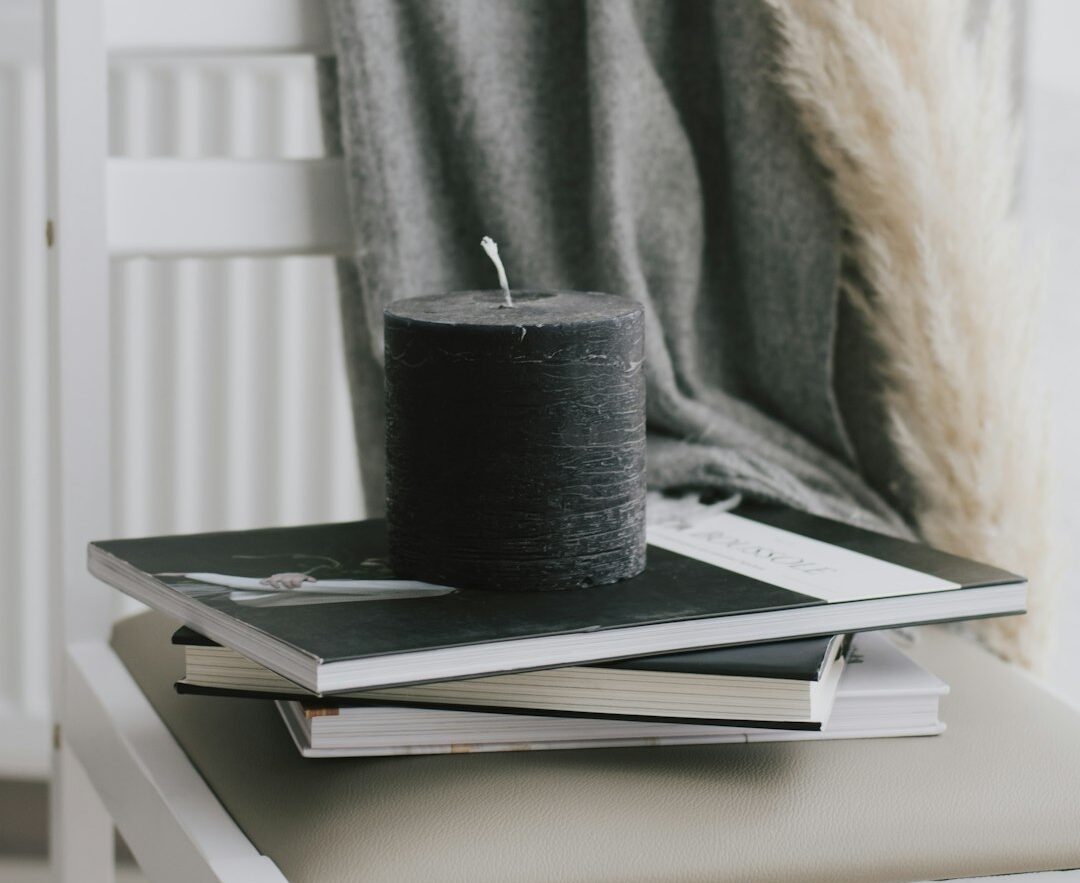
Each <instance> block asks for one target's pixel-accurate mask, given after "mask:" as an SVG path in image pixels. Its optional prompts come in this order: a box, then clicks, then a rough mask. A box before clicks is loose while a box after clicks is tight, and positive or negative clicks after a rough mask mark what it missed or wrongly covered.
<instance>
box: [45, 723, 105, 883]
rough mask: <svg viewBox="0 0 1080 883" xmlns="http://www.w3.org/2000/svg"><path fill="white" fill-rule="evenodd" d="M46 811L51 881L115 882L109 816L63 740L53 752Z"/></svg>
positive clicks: (84, 772) (79, 882)
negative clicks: (51, 774) (47, 816)
mask: <svg viewBox="0 0 1080 883" xmlns="http://www.w3.org/2000/svg"><path fill="white" fill-rule="evenodd" d="M49 815H50V823H51V825H50V844H49V848H50V853H51V859H52V872H53V880H54V881H55V883H115V880H116V855H115V848H114V843H115V840H114V837H115V833H114V829H113V822H112V819H111V818H110V817H109V813H108V811H107V810H106V809H105V804H103V803H102V802H101V798H100V797H98V795H97V792H96V791H95V790H94V786H93V785H92V784H91V783H90V779H89V778H88V777H87V775H86V771H85V770H84V769H83V767H82V764H81V763H79V761H78V759H77V758H76V757H75V754H74V753H73V752H72V750H71V749H70V748H69V747H68V746H67V745H66V744H61V745H60V747H59V748H57V749H56V750H55V751H54V752H53V778H52V784H51V791H50V795H49Z"/></svg>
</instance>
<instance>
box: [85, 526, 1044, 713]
mask: <svg viewBox="0 0 1080 883" xmlns="http://www.w3.org/2000/svg"><path fill="white" fill-rule="evenodd" d="M763 536H764V538H765V540H764V541H763V540H762V537H763ZM661 538H662V539H663V542H664V543H665V544H667V545H669V546H672V547H673V548H679V549H680V550H683V551H678V552H677V551H672V550H671V549H670V548H662V547H661V546H660V545H658V544H657V541H658V540H659V539H661ZM649 540H650V546H649V551H648V563H647V566H646V569H645V572H644V573H643V574H641V575H640V576H638V577H635V578H633V579H630V580H626V581H623V582H620V583H616V584H613V585H608V586H598V587H591V588H582V589H575V590H573V591H566V592H559V593H527V592H521V593H515V592H494V591H482V590H475V589H473V590H459V589H455V588H452V587H439V586H430V585H426V584H422V583H421V584H412V583H404V582H402V581H395V580H394V578H393V574H392V573H390V572H389V570H388V567H387V564H386V527H385V524H384V522H382V521H380V520H369V521H360V522H349V523H341V524H325V525H311V526H302V527H287V528H268V529H260V530H248V531H237V532H228V533H209V534H196V535H186V536H167V537H156V538H148V539H133V540H110V541H104V542H97V543H92V544H91V547H90V569H91V571H92V572H93V573H94V574H95V575H96V576H98V577H99V578H101V579H103V580H104V581H106V582H108V583H110V584H112V585H115V586H116V587H117V588H120V589H122V590H124V591H126V592H128V593H129V594H132V595H133V596H134V597H136V598H138V599H139V600H142V601H143V602H145V603H148V604H150V605H151V606H154V607H157V608H158V609H161V610H162V611H163V612H165V613H167V614H171V615H173V616H175V617H177V618H179V619H180V620H181V621H183V622H185V623H187V624H189V625H192V626H195V627H196V628H197V629H198V630H200V631H202V632H205V633H207V634H209V635H211V636H212V637H214V638H215V639H217V640H220V641H222V642H223V643H225V644H227V645H228V646H231V647H234V649H237V650H239V651H240V652H242V653H244V655H246V656H248V657H249V658H252V659H254V660H256V661H258V662H260V663H262V664H264V665H266V666H267V667H268V668H271V669H273V670H275V671H277V672H278V673H279V674H282V675H284V676H285V677H289V678H290V679H291V680H294V681H298V682H300V683H301V684H303V685H304V686H305V687H307V688H308V689H312V690H315V691H319V692H328V691H329V692H343V691H346V690H354V689H358V688H367V687H380V686H390V685H396V684H406V683H420V682H423V681H424V680H452V679H457V678H460V677H471V676H478V675H484V674H495V673H498V672H500V671H514V670H524V669H527V668H551V667H559V666H563V665H568V664H580V663H584V662H599V661H603V660H606V659H615V658H626V657H629V656H633V655H639V656H645V655H654V654H656V653H658V652H660V651H667V652H670V651H674V650H681V649H690V648H699V647H706V646H718V645H725V644H727V645H730V644H739V643H752V642H756V641H767V640H781V639H787V638H797V637H809V636H813V635H821V634H832V633H835V632H839V631H856V630H862V629H878V628H889V627H895V626H901V625H909V624H912V623H918V622H930V621H944V620H948V619H966V618H971V617H972V616H985V615H1001V614H1005V613H1017V612H1022V611H1023V580H1022V579H1021V578H1019V577H1016V576H1014V575H1012V574H1009V573H1006V572H1005V571H1002V570H999V569H997V568H993V567H990V566H987V565H983V564H978V563H975V562H972V561H968V560H965V559H962V558H959V557H956V556H953V555H949V554H946V553H944V552H940V551H937V550H934V549H931V548H928V547H926V546H922V545H918V544H914V543H908V542H905V541H902V540H897V539H893V538H890V537H886V536H883V535H879V534H875V533H871V532H869V531H864V530H860V529H858V528H854V527H850V526H847V525H843V524H839V523H836V522H832V521H828V520H825V519H821V518H815V517H813V516H808V515H805V514H802V513H798V512H793V511H791V510H786V509H782V508H779V507H774V506H764V505H744V506H741V507H740V508H739V509H738V510H736V512H734V513H721V514H719V515H718V516H717V517H715V518H712V519H711V520H707V521H706V522H704V523H702V524H693V525H675V526H668V527H665V528H664V530H663V531H660V530H656V529H655V528H654V527H650V534H649ZM815 541H818V542H815ZM770 543H771V544H773V545H770ZM684 547H685V549H684ZM686 550H688V551H686ZM778 550H779V551H778ZM807 550H809V551H807ZM819 558H820V559H822V560H825V561H827V562H829V561H831V563H828V564H826V565H822V564H820V562H819V561H818V560H817V559H819ZM702 559H706V560H702ZM834 559H835V560H834ZM729 562H730V564H729ZM893 565H898V566H895V567H894V566H893ZM751 574H752V575H751ZM785 585H786V586H788V587H785ZM792 586H797V587H798V589H796V588H792ZM853 586H854V587H855V588H854V590H853V589H852V587H853ZM987 587H990V588H994V587H1000V588H1002V590H1003V591H1002V592H997V593H994V592H991V593H990V594H985V593H984V595H985V598H986V600H985V601H982V602H977V601H976V598H977V597H979V593H978V592H968V591H966V590H968V589H980V588H987ZM1014 589H1015V591H1014ZM853 592H854V593H853ZM845 593H846V594H845ZM946 596H947V597H946ZM935 598H936V599H937V600H936V601H935ZM882 599H885V600H886V601H887V602H888V603H887V604H886V605H882V606H881V608H880V610H881V612H880V613H878V612H876V611H877V610H878V609H879V608H870V607H868V606H867V602H874V601H881V600H882ZM923 599H926V600H925V601H924V600H923ZM905 600H906V601H908V602H909V603H908V605H907V606H904V607H901V606H900V605H899V604H898V602H901V601H905ZM848 602H853V603H848ZM910 602H914V603H910ZM860 603H861V604H862V607H859V606H858V605H859V604H860ZM980 603H981V604H982V606H980ZM842 608H851V609H852V610H860V611H863V610H865V611H872V613H871V612H867V613H863V612H860V613H858V615H857V616H856V615H854V614H851V615H841V616H838V612H839V613H840V614H843V610H842ZM815 611H817V613H816V614H815ZM901 611H902V612H901ZM927 611H929V612H927ZM781 613H782V614H783V615H784V619H783V621H780V620H779V619H778V618H777V616H778V615H779V614H781ZM758 614H769V615H770V616H771V619H770V618H768V617H766V620H767V621H768V622H769V623H770V624H769V625H768V627H767V628H756V627H755V623H756V622H762V618H761V617H759V616H758ZM803 614H806V616H805V617H803ZM845 616H846V618H845ZM800 617H802V618H804V619H806V620H807V624H806V625H802V626H800V625H799V621H800ZM729 619H731V621H732V622H735V621H737V622H738V626H737V627H736V626H732V627H731V628H732V629H735V628H737V632H731V633H728V634H725V635H724V636H723V637H722V639H714V638H713V632H712V629H713V628H714V624H722V623H724V622H726V621H728V620H729ZM700 620H707V621H708V624H707V626H706V627H707V628H708V629H709V633H708V634H707V635H705V636H704V637H703V636H702V634H700V633H699V634H698V635H696V636H695V638H694V640H693V641H687V640H684V639H683V637H682V635H683V631H682V630H683V629H685V628H686V627H688V626H690V625H692V624H693V622H694V621H700ZM752 620H753V622H752ZM671 624H677V625H678V626H679V627H680V631H679V632H678V633H677V634H676V633H675V632H672V631H670V630H669V631H664V632H658V631H657V627H658V626H665V627H668V626H669V625H671ZM649 627H652V630H651V631H650V632H649V633H648V634H649V636H650V637H652V636H653V635H659V636H660V637H659V638H658V639H654V640H655V642H654V643H651V644H649V643H644V642H642V641H640V640H639V638H638V635H639V634H640V635H642V636H644V635H645V634H646V632H645V631H635V629H639V630H640V629H648V628H649ZM716 627H720V626H719V625H717V626H716ZM632 634H633V635H634V636H635V637H634V638H633V639H630V638H629V636H630V635H632ZM555 636H557V637H558V638H559V639H560V640H559V642H556V643H552V641H551V638H552V637H555ZM624 636H625V637H624ZM568 637H573V638H575V641H574V642H570V641H567V640H566V639H567V638H568ZM545 639H546V640H547V643H544V641H545ZM522 642H526V643H522ZM571 644H573V646H572V647H571V646H570V645H571ZM477 645H483V652H482V654H479V656H478V654H477V649H476V648H477ZM541 647H543V648H553V649H544V651H543V652H537V651H538V649H539V648H541ZM511 648H513V649H511ZM466 650H467V651H468V653H463V651H466ZM432 652H435V653H436V656H434V657H432V656H429V655H428V654H429V653H432ZM453 654H457V655H453ZM481 657H482V658H481ZM429 658H432V659H434V658H438V662H437V663H434V664H430V665H429V664H428V663H426V662H424V661H423V660H426V659H429ZM346 663H348V665H347V666H346ZM361 669H363V672H362V673H361V674H358V672H360V670H361ZM331 670H332V671H331Z"/></svg>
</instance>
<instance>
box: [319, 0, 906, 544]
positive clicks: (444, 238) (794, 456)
mask: <svg viewBox="0 0 1080 883" xmlns="http://www.w3.org/2000/svg"><path fill="white" fill-rule="evenodd" d="M329 6H330V11H331V22H332V31H333V39H334V44H335V47H334V48H335V52H336V58H335V59H333V60H327V61H325V62H323V63H321V69H320V83H321V88H322V92H323V108H324V120H325V123H326V127H325V130H326V134H327V141H328V144H327V147H328V150H329V151H330V152H340V153H342V154H343V155H344V158H345V163H346V168H347V173H348V174H347V186H348V197H349V205H350V210H351V216H352V222H353V225H354V234H355V243H356V246H355V254H354V255H353V259H352V260H347V261H346V260H343V261H341V262H340V263H339V281H340V288H341V312H342V317H343V321H344V333H345V340H346V353H347V362H348V370H349V376H350V386H351V390H352V396H353V405H354V414H355V420H356V435H357V440H358V444H359V450H360V463H361V471H362V475H363V481H364V490H365V496H366V500H367V505H368V511H369V513H372V514H376V513H379V512H381V510H382V503H383V462H384V461H383V413H382V383H383V378H382V367H381V362H382V312H383V308H384V307H385V306H386V304H387V303H389V302H390V301H392V300H395V299H397V298H403V297H411V296H415V295H420V294H427V293H431V292H438V291H449V290H456V289H475V288H495V287H497V283H496V279H495V275H494V272H493V269H492V267H491V264H490V263H489V262H488V260H487V258H486V257H485V255H484V253H483V251H482V250H481V248H480V245H479V243H480V239H481V237H482V236H484V235H490V236H492V237H493V238H494V239H495V240H496V241H497V242H498V243H499V247H500V251H501V253H502V256H503V259H504V261H505V263H506V266H507V271H508V274H509V278H510V283H511V285H512V286H514V287H519V288H566V289H578V290H587V291H605V292H611V293H614V294H620V295H625V296H627V297H632V298H634V299H636V300H638V301H640V302H641V303H642V304H644V306H645V313H646V322H647V346H646V356H647V362H646V375H647V397H648V424H649V448H648V469H649V484H650V486H651V487H653V488H710V489H717V490H718V491H722V492H725V493H740V494H743V495H745V496H748V497H753V498H756V499H761V500H767V501H775V502H780V503H783V504H786V505H789V506H793V507H796V508H799V509H803V510H805V511H808V512H812V513H817V514H821V515H826V516H830V517H834V518H839V519H842V520H845V521H848V522H852V523H856V524H861V525H864V526H868V527H871V528H874V529H878V530H883V531H888V532H892V533H905V532H906V528H905V526H904V523H903V521H902V520H901V519H900V518H899V516H898V515H897V514H896V513H895V511H894V510H893V509H892V508H891V507H890V506H889V505H888V504H887V503H886V502H885V500H884V499H883V497H882V495H881V493H879V492H878V491H875V489H874V488H872V487H871V484H870V483H868V481H867V480H866V479H865V478H864V477H863V476H864V475H866V474H867V472H868V470H867V469H865V468H862V469H860V467H859V465H858V464H859V461H860V456H862V455H864V453H865V452H870V453H867V454H866V456H870V455H871V454H872V450H873V448H874V444H875V443H874V441H873V439H874V437H875V434H876V436H880V437H884V435H885V432H884V428H883V427H880V426H877V427H875V426H873V425H871V426H869V427H867V426H866V425H865V424H866V420H865V419H863V428H862V430H861V431H860V433H859V434H860V436H861V437H862V438H863V439H864V441H863V442H860V443H859V444H858V445H856V444H855V443H853V440H852V439H853V437H854V433H853V432H852V425H853V424H854V423H857V422H858V421H856V420H852V419H849V420H845V415H851V414H853V413H854V414H856V415H863V416H864V417H865V415H866V414H872V413H874V402H873V401H872V397H873V395H874V388H873V384H872V383H864V382H861V381H860V380H859V374H860V371H863V370H865V365H859V364H856V365H854V367H853V368H852V369H850V370H849V371H848V374H849V382H846V383H845V384H844V385H843V386H844V389H845V390H846V392H844V393H843V394H842V395H841V396H840V398H842V399H843V401H844V407H843V408H841V406H840V404H839V403H838V395H837V389H838V383H837V380H836V377H835V376H834V375H835V373H836V367H835V363H836V362H837V360H838V358H839V357H838V356H837V345H838V344H837V335H838V325H839V324H840V316H841V312H840V311H841V305H840V303H839V292H838V288H839V285H838V282H839V272H840V266H839V264H840V260H839V254H840V248H839V236H840V225H839V222H838V217H837V212H836V209H835V207H834V205H833V203H832V202H831V200H830V197H829V194H828V191H827V188H826V186H825V183H824V181H823V176H822V171H821V169H820V168H819V167H818V166H817V165H815V162H814V160H813V158H812V155H811V154H810V152H809V151H808V149H807V147H806V145H805V144H804V142H803V141H802V139H801V138H800V134H799V131H798V127H797V124H796V122H795V117H794V114H793V111H792V109H791V108H790V107H789V105H788V104H787V101H786V98H785V96H784V94H783V93H782V91H781V90H780V89H779V88H778V86H777V85H776V84H775V83H774V81H773V78H772V76H771V71H770V66H771V58H772V57H773V54H772V45H773V40H774V35H773V31H772V28H771V21H770V19H769V17H768V14H767V12H766V10H765V9H764V7H763V6H762V5H761V4H759V3H758V2H756V0H711V2H710V0H681V2H678V3H674V2H668V0H638V2H631V0H453V2H434V0H331V2H330V4H329ZM849 324H851V323H849ZM856 348H857V347H856ZM850 351H851V349H850V348H849V347H846V346H845V347H844V353H846V354H848V356H847V358H846V361H847V362H848V363H851V361H852V360H851V358H850ZM840 360H841V361H844V359H843V358H840ZM852 377H854V378H855V382H854V383H852V382H850V380H851V378H852ZM867 438H869V439H870V441H869V442H867V441H865V439H867ZM881 484H882V483H881V482H878V485H879V490H880V489H881V488H880V485H881Z"/></svg>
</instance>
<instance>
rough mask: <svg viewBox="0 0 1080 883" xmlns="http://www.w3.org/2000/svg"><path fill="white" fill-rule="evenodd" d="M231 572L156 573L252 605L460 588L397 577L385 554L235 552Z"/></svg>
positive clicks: (196, 592)
mask: <svg viewBox="0 0 1080 883" xmlns="http://www.w3.org/2000/svg"><path fill="white" fill-rule="evenodd" d="M231 558H232V562H233V563H232V566H231V567H230V568H229V571H230V572H229V573H156V574H154V576H155V577H156V578H157V579H159V580H161V581H162V582H163V583H165V584H166V585H167V586H169V587H170V588H173V589H176V590H177V591H179V592H183V593H184V594H185V595H188V596H190V597H192V598H198V599H199V600H200V601H204V602H213V601H218V600H228V601H232V602H234V603H237V604H243V605H246V606H250V607H294V606H306V605H310V604H336V603H340V602H346V601H393V600H396V599H405V598H426V597H436V596H438V595H448V594H450V593H452V592H456V591H458V590H457V589H454V588H450V587H449V586H436V585H432V584H431V583H424V582H417V581H415V580H402V579H395V578H394V574H393V572H392V571H391V570H390V566H389V564H388V563H387V561H386V560H385V559H383V558H367V559H364V560H362V561H359V562H352V563H351V564H350V565H348V566H346V565H345V564H343V563H342V562H341V561H339V560H337V559H336V558H332V557H330V556H329V555H315V554H305V553H303V552H281V553H275V554H262V555H239V554H237V555H233V556H231Z"/></svg>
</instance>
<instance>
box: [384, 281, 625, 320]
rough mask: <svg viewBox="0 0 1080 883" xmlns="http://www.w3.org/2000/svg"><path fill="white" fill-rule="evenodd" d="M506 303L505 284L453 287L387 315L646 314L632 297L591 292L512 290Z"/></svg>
mask: <svg viewBox="0 0 1080 883" xmlns="http://www.w3.org/2000/svg"><path fill="white" fill-rule="evenodd" d="M510 294H511V296H512V297H513V300H514V305H513V306H512V307H508V306H506V303H505V300H504V298H505V295H504V293H503V291H502V290H501V289H496V290H493V291H452V292H449V293H447V294H429V295H425V296H423V297H410V298H405V299H404V300H397V301H394V302H393V303H391V304H390V305H389V306H387V307H386V315H387V316H394V317H398V318H401V319H407V320H411V321H414V322H425V323H432V324H437V325H491V326H506V327H513V326H518V327H520V326H523V325H525V326H542V325H562V324H577V323H585V324H591V323H594V322H604V321H608V320H612V319H618V318H622V317H627V316H634V315H636V314H639V313H641V311H642V308H641V304H639V303H638V302H637V301H634V300H631V299H630V298H628V297H619V296H617V295H614V294H600V293H599V292H592V291H531V290H529V291H511V292H510Z"/></svg>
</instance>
